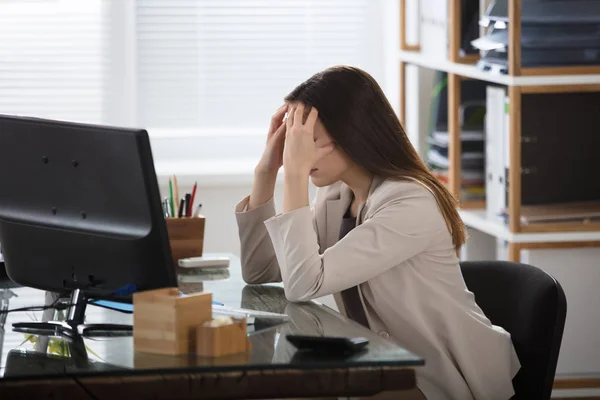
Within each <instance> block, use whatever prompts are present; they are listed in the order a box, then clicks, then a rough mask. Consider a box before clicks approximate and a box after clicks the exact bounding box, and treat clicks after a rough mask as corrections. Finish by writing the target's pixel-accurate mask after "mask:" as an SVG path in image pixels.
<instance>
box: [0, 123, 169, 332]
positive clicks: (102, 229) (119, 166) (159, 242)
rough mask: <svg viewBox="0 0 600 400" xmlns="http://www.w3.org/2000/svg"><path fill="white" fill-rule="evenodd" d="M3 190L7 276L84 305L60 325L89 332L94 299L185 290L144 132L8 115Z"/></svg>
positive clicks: (0, 237)
mask: <svg viewBox="0 0 600 400" xmlns="http://www.w3.org/2000/svg"><path fill="white" fill-rule="evenodd" d="M0 193H1V195H0V243H2V253H3V256H4V260H5V263H6V272H7V274H8V276H9V278H10V279H11V280H13V281H14V282H16V283H18V284H21V285H24V286H30V287H34V288H38V289H42V290H48V291H54V292H60V293H63V294H67V295H71V302H72V304H76V306H75V307H71V309H70V311H69V318H68V319H69V323H68V324H64V323H56V324H54V325H55V326H54V328H56V327H57V326H58V327H59V328H56V329H59V330H61V331H65V332H66V333H67V334H68V333H69V331H70V330H77V329H79V328H81V327H79V328H78V326H79V325H82V324H83V319H84V313H85V306H86V302H87V299H89V298H96V299H112V300H117V301H131V292H133V291H142V290H149V289H156V288H163V287H176V286H177V279H176V274H175V269H174V266H173V260H172V256H171V249H170V246H169V240H168V234H167V230H166V224H165V220H164V214H163V211H162V207H161V201H160V193H159V189H158V183H157V179H156V173H155V170H154V163H153V158H152V151H151V148H150V141H149V138H148V134H147V132H146V131H145V130H141V129H125V128H115V127H106V126H94V125H87V124H79V123H70V122H60V121H50V120H43V119H36V118H24V117H14V116H2V115H0ZM17 325H18V326H17ZM17 325H13V327H17V328H21V329H29V328H31V327H32V326H33V324H28V323H23V324H17ZM38 328H39V326H38ZM46 328H52V327H50V326H46ZM88 328H90V327H85V326H84V327H83V329H84V330H85V329H88ZM105 328H110V326H105ZM129 328H130V327H129ZM31 329H33V328H31ZM79 330H81V329H79ZM129 330H130V329H129ZM80 333H81V332H80ZM84 333H85V332H84Z"/></svg>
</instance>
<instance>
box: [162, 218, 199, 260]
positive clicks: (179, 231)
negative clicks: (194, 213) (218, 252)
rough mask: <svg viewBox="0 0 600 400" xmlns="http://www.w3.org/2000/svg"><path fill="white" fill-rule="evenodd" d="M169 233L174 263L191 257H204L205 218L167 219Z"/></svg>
mask: <svg viewBox="0 0 600 400" xmlns="http://www.w3.org/2000/svg"><path fill="white" fill-rule="evenodd" d="M166 221H167V231H168V233H169V242H170V244H171V253H172V254H173V262H174V263H175V265H176V266H177V262H178V260H180V259H182V258H189V257H200V256H202V249H203V247H204V225H205V221H206V219H205V218H204V217H190V218H167V219H166Z"/></svg>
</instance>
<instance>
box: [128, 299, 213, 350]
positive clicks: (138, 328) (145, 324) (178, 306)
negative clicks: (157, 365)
mask: <svg viewBox="0 0 600 400" xmlns="http://www.w3.org/2000/svg"><path fill="white" fill-rule="evenodd" d="M133 304H134V312H133V345H134V349H135V350H136V351H145V352H149V353H159V354H185V353H193V352H194V351H195V344H196V341H195V337H196V334H195V330H196V327H198V326H200V325H202V324H204V323H205V322H207V321H211V320H212V294H211V293H209V292H206V293H197V294H193V295H187V296H182V295H181V294H180V293H179V290H178V289H177V288H166V289H157V290H150V291H146V292H139V293H134V295H133Z"/></svg>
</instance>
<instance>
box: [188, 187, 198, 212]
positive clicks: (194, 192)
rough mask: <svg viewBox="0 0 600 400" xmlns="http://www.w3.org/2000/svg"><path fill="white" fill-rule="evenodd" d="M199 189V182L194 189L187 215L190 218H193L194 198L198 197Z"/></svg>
mask: <svg viewBox="0 0 600 400" xmlns="http://www.w3.org/2000/svg"><path fill="white" fill-rule="evenodd" d="M197 187H198V182H194V187H193V188H192V198H191V199H190V204H189V205H188V209H187V215H188V217H191V216H192V210H193V209H194V198H195V197H196V188H197Z"/></svg>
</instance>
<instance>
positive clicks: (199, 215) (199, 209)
mask: <svg viewBox="0 0 600 400" xmlns="http://www.w3.org/2000/svg"><path fill="white" fill-rule="evenodd" d="M201 216H202V204H198V208H197V209H196V215H195V217H197V218H199V217H201Z"/></svg>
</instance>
